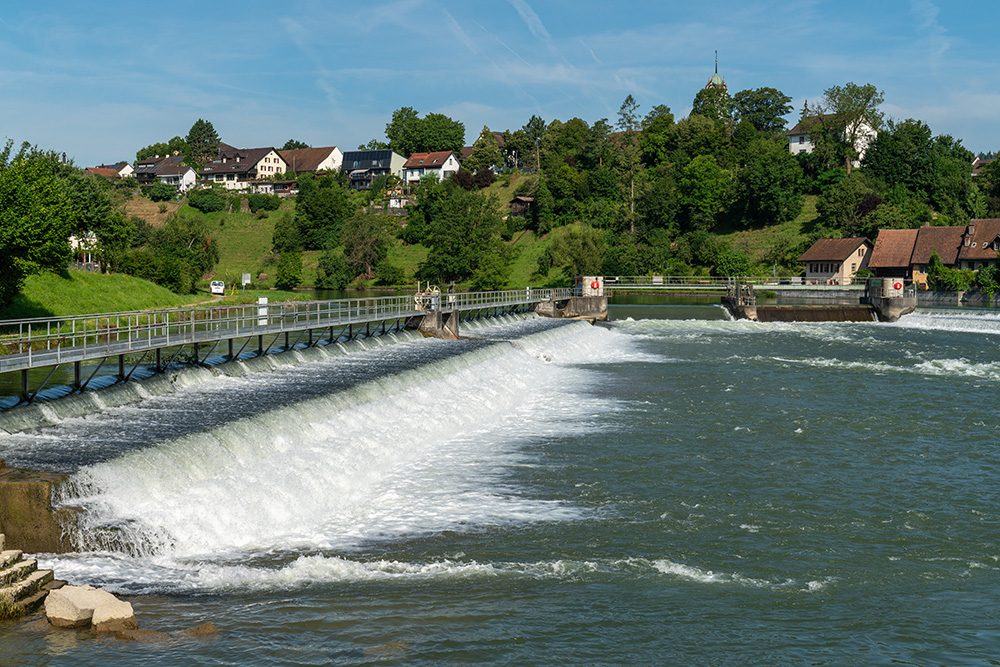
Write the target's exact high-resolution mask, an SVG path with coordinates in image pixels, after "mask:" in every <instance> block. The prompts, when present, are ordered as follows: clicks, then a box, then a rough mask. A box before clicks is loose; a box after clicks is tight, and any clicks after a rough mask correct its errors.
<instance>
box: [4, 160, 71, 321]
mask: <svg viewBox="0 0 1000 667" xmlns="http://www.w3.org/2000/svg"><path fill="white" fill-rule="evenodd" d="M12 146H13V142H10V141H8V142H7V145H6V146H5V147H4V149H3V150H0V308H5V307H7V306H8V305H9V304H10V302H11V300H12V299H13V298H14V295H16V294H17V292H18V291H19V290H20V289H21V286H22V284H23V283H24V279H25V278H26V277H28V276H29V275H32V274H34V273H38V272H39V271H42V270H44V269H51V270H61V269H64V268H65V267H66V263H67V262H68V261H69V258H70V247H69V236H70V234H71V233H72V230H73V223H74V211H73V206H72V202H71V201H70V198H69V196H68V195H67V194H66V192H65V190H64V189H63V188H62V187H61V185H60V183H59V180H58V178H57V177H56V174H55V173H54V170H53V167H52V163H54V162H55V161H56V159H55V156H54V154H45V153H42V152H40V151H38V150H37V149H32V148H31V147H30V146H29V145H28V144H27V143H25V144H23V145H22V146H21V150H20V151H19V152H18V154H17V155H16V156H14V157H13V159H11V157H10V152H11V148H12Z"/></svg>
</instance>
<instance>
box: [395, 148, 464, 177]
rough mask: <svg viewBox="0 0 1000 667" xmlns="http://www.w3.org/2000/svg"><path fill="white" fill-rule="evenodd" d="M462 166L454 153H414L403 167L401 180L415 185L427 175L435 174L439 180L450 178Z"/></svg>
mask: <svg viewBox="0 0 1000 667" xmlns="http://www.w3.org/2000/svg"><path fill="white" fill-rule="evenodd" d="M461 167H462V165H461V164H460V163H459V161H458V158H457V157H456V156H455V153H454V151H437V152H435V153H414V154H413V155H411V156H410V159H409V160H407V161H406V164H404V165H403V180H404V181H405V182H407V183H417V182H419V181H420V179H421V178H423V177H424V176H427V175H429V174H436V175H437V177H438V179H439V180H442V181H443V180H444V179H446V178H451V177H452V176H454V175H455V172H457V171H458V170H459V169H460V168H461Z"/></svg>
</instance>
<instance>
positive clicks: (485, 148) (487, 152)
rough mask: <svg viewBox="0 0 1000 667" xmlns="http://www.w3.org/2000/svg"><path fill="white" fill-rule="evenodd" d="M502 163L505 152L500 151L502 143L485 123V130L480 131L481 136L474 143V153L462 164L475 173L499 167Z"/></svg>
mask: <svg viewBox="0 0 1000 667" xmlns="http://www.w3.org/2000/svg"><path fill="white" fill-rule="evenodd" d="M502 163H503V154H502V153H501V152H500V143H499V142H498V141H497V138H496V135H495V134H493V131H492V130H490V128H488V127H487V126H485V125H484V126H483V131H482V132H480V133H479V138H478V139H476V141H475V143H474V144H472V155H470V156H469V157H468V158H467V159H466V160H465V164H464V165H462V166H463V167H465V168H466V169H468V170H469V171H471V172H473V173H475V172H477V171H480V170H487V169H491V168H493V167H498V166H500V165H501V164H502Z"/></svg>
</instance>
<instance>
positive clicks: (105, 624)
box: [90, 594, 139, 633]
mask: <svg viewBox="0 0 1000 667" xmlns="http://www.w3.org/2000/svg"><path fill="white" fill-rule="evenodd" d="M109 595H110V594H109ZM111 597H112V600H106V601H104V602H102V603H101V604H99V605H98V606H97V607H96V608H95V609H94V616H93V618H91V620H90V623H91V626H90V627H91V628H92V629H93V631H94V632H108V633H110V632H118V631H119V630H135V629H137V628H138V627H139V623H138V622H137V621H136V620H135V612H134V611H132V604H131V603H130V602H125V601H123V600H119V599H118V598H116V597H114V596H113V595H112V596H111Z"/></svg>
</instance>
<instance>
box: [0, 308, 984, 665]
mask: <svg viewBox="0 0 1000 667" xmlns="http://www.w3.org/2000/svg"><path fill="white" fill-rule="evenodd" d="M612 318H613V321H612V322H610V323H609V324H608V325H606V326H593V327H592V326H589V325H585V324H582V323H568V324H567V323H560V322H553V321H549V320H530V321H524V322H513V321H511V322H507V323H504V324H501V325H497V326H493V327H489V328H484V329H479V330H476V331H474V332H471V333H470V335H474V336H477V337H485V338H491V339H493V342H490V341H482V340H470V341H458V342H455V341H450V342H449V341H433V340H418V341H408V342H401V343H398V344H394V345H388V346H384V347H380V348H378V349H373V350H370V351H363V352H359V353H357V354H353V355H350V356H337V357H331V358H329V359H324V360H321V361H315V362H310V363H306V364H299V365H290V366H282V367H279V368H277V369H276V370H275V371H273V372H271V373H259V374H255V375H250V376H247V377H224V378H220V377H215V376H212V375H210V374H208V373H205V374H204V375H203V376H198V377H193V378H192V379H190V380H189V381H188V383H187V385H186V386H184V387H183V388H182V389H181V390H180V391H178V392H175V393H172V394H169V395H164V396H154V397H150V398H148V399H147V400H145V401H143V402H142V403H140V404H138V405H134V406H130V407H124V408H118V409H113V410H107V411H105V412H103V413H101V414H99V415H95V416H93V417H88V418H83V419H70V420H67V421H66V422H63V423H62V424H59V425H57V426H55V427H51V428H47V429H43V430H42V431H39V432H37V433H33V434H30V435H17V436H8V437H6V438H4V439H0V458H6V459H7V461H8V464H10V465H25V466H28V467H46V466H47V467H51V468H56V469H61V470H68V471H73V472H74V476H73V480H74V484H73V486H72V488H71V489H69V490H68V491H67V493H66V495H67V497H66V498H64V502H66V503H68V504H73V505H78V506H81V507H83V508H85V509H86V521H87V525H88V534H89V535H90V536H91V537H90V540H91V542H90V545H91V546H90V550H89V551H86V552H84V553H80V554H73V555H62V556H53V555H43V556H42V557H41V560H42V564H43V566H45V567H51V568H54V569H55V571H56V574H57V576H58V577H61V578H64V579H68V580H70V582H71V583H81V584H82V583H89V584H93V585H96V586H102V587H106V588H108V589H109V590H112V591H114V592H116V593H118V594H119V595H121V596H123V597H124V598H126V599H128V600H130V601H131V602H132V604H133V606H134V608H135V610H136V613H137V617H138V619H139V623H140V627H142V628H145V629H151V630H160V631H163V632H172V631H176V630H179V629H182V628H186V627H192V626H194V625H198V624H200V623H202V622H205V621H211V622H213V623H215V624H216V625H217V626H218V627H219V629H220V631H221V632H220V633H219V634H218V635H217V636H214V637H209V638H204V639H199V640H176V641H171V642H167V643H164V644H136V643H123V642H120V641H117V640H114V639H111V638H106V637H101V638H95V637H92V636H91V635H90V634H89V632H73V631H55V630H51V629H46V628H45V627H44V626H43V625H42V624H39V623H37V622H18V623H7V624H0V664H8V663H9V664H25V665H80V664H95V665H97V664H100V665H133V664H149V665H160V664H162V665H215V664H239V665H271V664H296V665H321V664H322V665H470V664H477V665H518V666H527V665H556V664H560V665H725V666H728V665H733V666H736V665H751V664H759V665H803V664H809V665H896V664H906V665H991V664H998V663H997V660H1000V611H998V608H1000V606H998V604H997V600H998V599H1000V503H998V501H997V497H996V493H995V488H996V487H995V485H996V483H997V479H998V473H1000V447H998V445H1000V414H998V410H997V407H996V406H997V402H996V400H995V396H996V394H997V392H998V390H1000V360H998V359H997V355H996V354H995V352H994V350H995V347H996V343H997V342H998V341H1000V337H998V334H1000V314H998V313H997V312H995V311H975V310H961V311H958V310H955V311H948V310H930V309H927V310H918V311H917V312H916V313H914V314H912V315H908V316H906V317H904V318H902V319H901V320H900V321H899V322H898V323H896V324H877V323H808V324H780V323H775V324H758V323H752V322H745V321H741V322H735V321H731V320H729V319H728V318H727V317H726V316H725V315H724V313H723V311H722V310H721V308H719V306H717V305H662V304H660V305H653V304H633V305H617V306H613V307H612ZM463 333H468V332H465V331H464V332H463ZM5 660H6V661H7V662H5Z"/></svg>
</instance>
